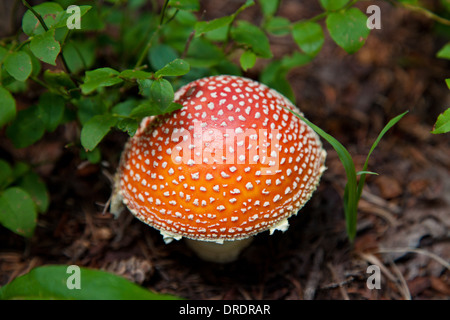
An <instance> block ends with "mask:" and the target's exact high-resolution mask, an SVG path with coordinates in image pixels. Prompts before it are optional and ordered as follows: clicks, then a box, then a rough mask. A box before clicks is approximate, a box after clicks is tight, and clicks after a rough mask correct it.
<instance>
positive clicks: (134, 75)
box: [119, 70, 153, 80]
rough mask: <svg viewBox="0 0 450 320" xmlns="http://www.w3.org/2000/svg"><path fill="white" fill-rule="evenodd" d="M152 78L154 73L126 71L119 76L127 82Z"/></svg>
mask: <svg viewBox="0 0 450 320" xmlns="http://www.w3.org/2000/svg"><path fill="white" fill-rule="evenodd" d="M152 76H153V74H152V73H150V72H146V71H142V70H124V71H122V72H121V73H120V74H119V77H120V78H122V79H127V80H145V79H148V78H151V77H152Z"/></svg>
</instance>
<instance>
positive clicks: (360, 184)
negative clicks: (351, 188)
mask: <svg viewBox="0 0 450 320" xmlns="http://www.w3.org/2000/svg"><path fill="white" fill-rule="evenodd" d="M407 113H408V111H405V112H403V113H402V114H400V115H398V116H396V117H395V118H393V119H391V120H390V121H389V122H388V123H387V124H386V125H385V126H384V128H383V130H381V132H380V134H379V135H378V137H377V139H376V140H375V142H374V143H373V144H372V147H371V148H370V151H369V153H368V154H367V158H366V161H365V163H364V166H363V169H362V171H367V167H368V166H369V159H370V156H371V155H372V152H373V151H374V150H375V148H376V147H377V145H378V144H379V143H380V141H381V139H382V138H383V136H384V135H385V134H386V132H387V131H388V130H389V129H390V128H392V127H393V126H394V125H395V124H396V123H397V122H399V121H400V120H401V119H402V118H403V117H404V116H405V115H406V114H407ZM365 180H366V175H365V174H364V173H363V174H362V175H361V178H360V179H359V182H358V187H357V191H356V192H357V198H356V200H357V201H359V199H360V198H361V194H362V191H363V188H364V183H365ZM353 219H354V222H353V224H354V228H353V229H351V234H352V235H353V236H354V235H355V234H356V216H355V217H353Z"/></svg>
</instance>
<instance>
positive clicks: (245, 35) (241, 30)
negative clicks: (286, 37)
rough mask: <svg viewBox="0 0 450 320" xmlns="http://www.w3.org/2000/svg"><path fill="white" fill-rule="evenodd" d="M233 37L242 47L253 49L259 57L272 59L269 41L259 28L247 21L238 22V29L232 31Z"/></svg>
mask: <svg viewBox="0 0 450 320" xmlns="http://www.w3.org/2000/svg"><path fill="white" fill-rule="evenodd" d="M231 36H232V38H233V39H234V40H235V41H236V42H237V43H239V44H240V45H243V46H244V47H246V48H247V49H251V50H252V51H253V52H254V53H255V54H256V55H257V56H260V57H262V58H271V57H272V52H271V51H270V44H269V39H268V38H267V36H266V35H265V33H264V32H263V31H262V30H261V29H260V28H258V27H257V26H255V25H253V24H251V23H249V22H247V21H242V20H241V21H238V25H237V27H235V28H233V29H232V30H231Z"/></svg>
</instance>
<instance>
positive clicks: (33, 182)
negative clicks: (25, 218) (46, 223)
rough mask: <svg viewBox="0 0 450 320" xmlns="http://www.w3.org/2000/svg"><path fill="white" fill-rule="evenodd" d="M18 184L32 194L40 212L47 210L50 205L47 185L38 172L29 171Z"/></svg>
mask: <svg viewBox="0 0 450 320" xmlns="http://www.w3.org/2000/svg"><path fill="white" fill-rule="evenodd" d="M18 186H19V187H21V188H22V189H23V190H25V191H26V192H27V193H28V194H29V195H30V196H31V199H32V200H33V201H34V203H35V204H36V208H37V211H38V212H40V213H43V212H46V211H47V209H48V205H49V196H48V192H47V187H46V186H45V183H44V182H43V181H42V180H41V178H40V177H39V176H38V175H37V174H36V173H34V172H33V171H29V172H28V173H27V174H25V175H24V176H23V177H22V178H21V179H20V181H19V182H18Z"/></svg>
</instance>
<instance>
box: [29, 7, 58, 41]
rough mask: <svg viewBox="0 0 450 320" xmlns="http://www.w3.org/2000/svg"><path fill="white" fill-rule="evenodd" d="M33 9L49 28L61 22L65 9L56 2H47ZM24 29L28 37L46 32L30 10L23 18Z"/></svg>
mask: <svg viewBox="0 0 450 320" xmlns="http://www.w3.org/2000/svg"><path fill="white" fill-rule="evenodd" d="M33 9H34V10H35V11H36V12H37V13H39V14H40V15H41V17H42V18H43V19H44V22H45V24H46V26H47V27H48V28H52V27H53V26H54V25H55V24H56V23H57V22H58V21H59V18H60V16H61V14H62V12H64V9H63V8H62V7H61V6H60V5H59V4H57V3H55V2H45V3H42V4H39V5H37V6H34V7H33ZM22 29H23V32H25V34H26V35H28V36H33V35H37V34H41V33H44V32H45V30H44V28H43V27H42V26H41V23H40V22H39V20H38V19H37V18H36V17H35V15H34V14H33V12H31V11H30V10H27V12H25V14H24V16H23V19H22Z"/></svg>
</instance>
